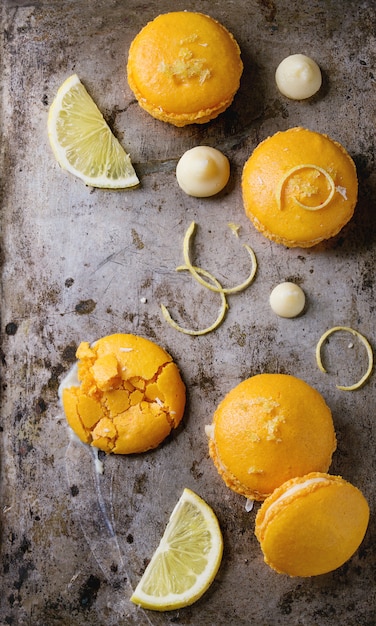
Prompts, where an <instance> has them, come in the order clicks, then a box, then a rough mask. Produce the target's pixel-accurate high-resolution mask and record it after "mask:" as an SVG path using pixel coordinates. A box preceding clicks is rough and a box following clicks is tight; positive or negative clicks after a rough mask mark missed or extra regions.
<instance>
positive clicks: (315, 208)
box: [276, 163, 336, 211]
mask: <svg viewBox="0 0 376 626" xmlns="http://www.w3.org/2000/svg"><path fill="white" fill-rule="evenodd" d="M307 168H311V169H314V170H317V171H318V172H320V174H322V175H323V176H325V178H326V180H327V181H328V183H329V187H330V191H329V195H328V197H327V199H326V200H325V202H323V203H322V204H317V205H315V206H308V205H306V204H303V203H302V202H300V201H299V200H297V199H296V198H293V200H294V201H295V202H296V204H297V205H298V206H300V207H302V209H306V210H307V211H318V210H319V209H323V208H324V207H326V206H328V204H329V202H331V201H332V199H333V196H334V194H335V191H336V186H335V183H334V180H333V178H332V177H331V175H330V174H329V172H327V171H326V170H324V168H323V167H320V166H319V165H313V164H312V163H303V164H302V165H296V167H292V168H291V169H290V170H288V172H286V174H285V175H284V176H283V177H282V178H281V180H280V181H279V183H278V186H277V190H276V196H277V202H278V207H279V209H282V198H281V196H282V189H283V185H284V184H285V182H286V180H287V179H288V178H290V176H292V174H295V172H298V171H299V170H303V169H307Z"/></svg>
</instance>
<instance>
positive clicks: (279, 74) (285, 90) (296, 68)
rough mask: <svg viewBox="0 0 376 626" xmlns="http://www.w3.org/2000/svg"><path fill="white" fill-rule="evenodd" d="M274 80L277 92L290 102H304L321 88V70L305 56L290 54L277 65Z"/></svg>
mask: <svg viewBox="0 0 376 626" xmlns="http://www.w3.org/2000/svg"><path fill="white" fill-rule="evenodd" d="M275 80H276V83H277V87H278V89H279V91H280V92H281V93H282V94H283V95H284V96H287V98H291V100H304V99H305V98H310V97H311V96H313V95H314V94H315V93H316V92H317V91H318V90H319V89H320V87H321V82H322V77H321V70H320V68H319V66H318V65H317V63H316V62H315V61H313V59H310V58H309V57H307V56H305V54H292V55H291V56H288V57H286V58H285V59H283V61H281V63H280V64H279V65H278V67H277V70H276V73H275Z"/></svg>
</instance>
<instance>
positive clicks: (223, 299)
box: [161, 265, 228, 336]
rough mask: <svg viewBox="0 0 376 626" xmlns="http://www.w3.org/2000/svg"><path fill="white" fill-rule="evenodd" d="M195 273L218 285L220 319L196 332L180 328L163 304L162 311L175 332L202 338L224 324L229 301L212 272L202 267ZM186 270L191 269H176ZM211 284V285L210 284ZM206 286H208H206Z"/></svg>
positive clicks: (177, 269) (195, 269)
mask: <svg viewBox="0 0 376 626" xmlns="http://www.w3.org/2000/svg"><path fill="white" fill-rule="evenodd" d="M192 268H193V269H194V271H195V273H196V274H197V275H198V276H199V275H202V276H205V277H206V278H208V279H209V280H212V281H213V283H214V285H216V287H217V292H218V293H219V294H220V296H221V306H220V309H219V313H218V317H217V319H216V320H215V321H214V322H213V323H212V324H211V325H210V326H208V327H207V328H202V329H200V330H194V329H190V328H184V327H183V326H180V325H179V324H178V323H177V322H175V320H173V319H172V317H171V315H170V313H169V311H168V309H167V308H166V307H165V305H164V304H161V310H162V315H163V317H164V318H165V320H166V322H167V323H168V324H170V326H172V328H174V329H175V330H178V331H179V332H181V333H184V334H185V335H192V336H200V335H206V334H207V333H210V332H211V331H212V330H215V329H216V328H218V326H219V325H220V324H221V323H222V322H223V320H224V318H225V316H226V311H227V308H228V304H227V299H226V295H225V293H224V291H223V289H222V286H221V284H220V282H219V281H218V280H217V279H216V278H215V277H214V276H213V275H212V274H210V272H207V271H206V270H204V269H202V268H201V267H193V266H192ZM184 270H188V271H190V270H189V267H187V266H186V265H180V266H179V267H177V268H176V271H177V272H181V271H184ZM208 284H209V283H208ZM205 286H206V284H205Z"/></svg>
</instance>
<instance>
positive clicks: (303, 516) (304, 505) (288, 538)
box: [255, 472, 369, 577]
mask: <svg viewBox="0 0 376 626" xmlns="http://www.w3.org/2000/svg"><path fill="white" fill-rule="evenodd" d="M368 520H369V506H368V503H367V500H366V499H365V497H364V496H363V494H362V493H361V491H359V489H357V488H356V487H354V486H353V485H352V484H350V483H349V482H347V481H346V480H344V479H343V478H342V477H341V476H331V475H329V474H325V473H315V472H313V473H310V474H308V475H307V476H302V477H299V478H294V479H292V480H289V481H287V482H286V483H284V484H283V485H281V486H280V487H279V488H278V489H276V490H275V492H274V493H273V494H272V495H271V496H270V497H269V498H267V500H265V502H264V503H263V504H262V506H261V508H260V509H259V511H258V513H257V516H256V526H255V533H256V537H257V539H258V540H259V542H260V545H261V549H262V551H263V554H264V560H265V562H266V563H267V564H268V565H269V566H270V567H272V568H273V569H274V570H276V571H277V572H279V573H281V574H288V575H289V576H302V577H307V576H317V575H319V574H325V573H327V572H331V571H333V570H335V569H337V568H338V567H340V566H341V565H343V563H345V562H346V561H347V560H348V559H350V557H351V556H352V555H353V554H354V553H355V552H356V550H357V549H358V547H359V546H360V544H361V542H362V541H363V538H364V535H365V533H366V530H367V526H368Z"/></svg>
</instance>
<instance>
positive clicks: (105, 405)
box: [59, 333, 185, 454]
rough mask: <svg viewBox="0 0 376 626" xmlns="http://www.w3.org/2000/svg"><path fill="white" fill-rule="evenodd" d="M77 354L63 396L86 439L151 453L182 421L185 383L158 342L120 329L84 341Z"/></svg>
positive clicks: (120, 451) (115, 449) (116, 449)
mask: <svg viewBox="0 0 376 626" xmlns="http://www.w3.org/2000/svg"><path fill="white" fill-rule="evenodd" d="M76 356H77V358H78V362H77V363H76V365H75V366H74V368H73V372H70V373H69V374H68V376H67V377H66V378H65V379H64V380H63V381H62V383H61V385H60V390H59V394H60V397H61V399H62V403H63V408H64V412H65V415H66V419H67V421H68V424H69V425H70V426H71V428H72V429H73V431H74V432H75V433H76V434H77V436H78V437H79V438H80V439H81V441H83V442H84V443H88V444H90V445H92V446H94V447H96V448H99V449H101V450H104V451H105V452H113V453H115V454H132V453H137V452H146V451H147V450H150V449H152V448H156V447H157V446H158V445H159V444H160V443H161V442H162V441H163V440H164V439H165V438H166V437H167V435H169V434H170V432H171V430H173V429H174V428H176V427H177V426H178V425H179V423H180V421H181V419H182V417H183V413H184V407H185V385H184V383H183V381H182V379H181V376H180V373H179V370H178V368H177V365H176V364H175V363H174V362H173V360H172V357H171V356H170V355H169V354H168V353H167V352H166V351H165V350H164V349H163V348H161V347H160V346H158V345H157V344H156V343H154V342H152V341H150V340H149V339H144V338H143V337H139V336H137V335H131V334H122V333H117V334H114V335H108V336H106V337H102V338H101V339H99V340H98V341H96V342H95V343H94V344H92V345H89V343H88V342H82V343H81V344H80V345H79V347H78V349H77V353H76Z"/></svg>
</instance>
